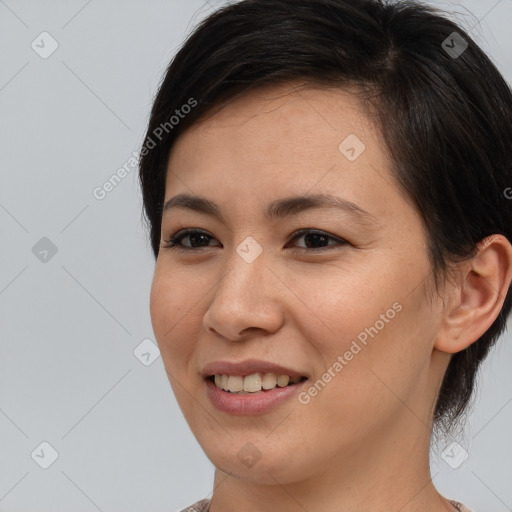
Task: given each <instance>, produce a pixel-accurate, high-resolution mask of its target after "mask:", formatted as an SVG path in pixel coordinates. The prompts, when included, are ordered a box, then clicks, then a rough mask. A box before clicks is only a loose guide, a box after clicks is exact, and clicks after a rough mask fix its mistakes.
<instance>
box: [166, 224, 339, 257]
mask: <svg viewBox="0 0 512 512" xmlns="http://www.w3.org/2000/svg"><path fill="white" fill-rule="evenodd" d="M196 234H197V235H205V236H207V237H209V238H210V240H211V239H214V237H213V236H211V235H209V234H208V233H206V232H204V231H200V230H197V229H186V230H184V231H178V232H177V233H175V234H174V235H173V236H171V238H169V239H165V240H164V241H163V245H162V247H163V248H164V249H174V250H179V251H197V250H201V249H209V248H210V247H213V246H210V245H205V246H202V247H187V246H186V245H182V244H181V241H182V239H183V238H185V237H187V236H189V235H196ZM307 234H315V235H321V236H324V237H326V238H330V239H331V240H335V241H336V242H338V244H337V245H336V244H332V245H327V246H326V247H313V248H310V247H298V248H296V249H298V250H302V251H308V252H311V251H313V252H320V251H325V250H329V249H330V248H333V247H339V246H344V245H348V242H347V241H346V240H343V239H342V238H338V237H335V236H332V235H329V234H328V233H325V232H324V231H319V230H315V229H299V230H298V231H296V232H295V233H294V236H293V238H292V239H291V240H290V242H291V241H293V240H295V239H296V238H300V237H301V236H303V235H307Z"/></svg>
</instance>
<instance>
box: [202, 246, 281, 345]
mask: <svg viewBox="0 0 512 512" xmlns="http://www.w3.org/2000/svg"><path fill="white" fill-rule="evenodd" d="M283 288H285V286H284V285H283V283H282V282H281V281H280V280H279V278H278V277H277V276H276V274H275V273H274V272H272V270H271V269H270V268H269V267H268V266H267V264H266V261H265V254H264V253H263V254H261V255H260V256H259V257H258V258H257V259H256V260H255V261H253V262H251V263H247V262H246V261H244V260H243V259H242V258H241V257H239V256H238V254H236V253H235V254H234V256H233V258H230V260H229V267H228V269H227V270H226V271H225V272H224V273H223V275H222V277H221V278H220V280H219V282H218V283H217V285H216V289H215V292H214V296H213V299H212V301H211V303H210V306H209V308H208V310H207V311H206V313H205V315H204V317H203V327H204V328H205V329H206V330H207V331H208V332H210V333H213V334H216V335H219V336H222V337H224V338H226V339H229V340H231V341H240V340H241V339H242V338H243V339H246V337H247V336H248V335H249V334H250V333H252V332H254V333H255V335H257V336H264V335H268V334H270V333H275V332H277V331H278V330H279V329H280V328H281V326H282V325H283V322H284V311H283V299H284V290H283Z"/></svg>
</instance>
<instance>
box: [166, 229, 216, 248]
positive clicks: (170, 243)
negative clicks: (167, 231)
mask: <svg viewBox="0 0 512 512" xmlns="http://www.w3.org/2000/svg"><path fill="white" fill-rule="evenodd" d="M187 237H188V238H190V242H191V243H192V247H190V246H188V245H183V244H182V240H183V239H184V238H187ZM213 239H214V238H213V237H212V236H211V235H209V234H208V233H206V232H205V231H199V230H197V229H185V230H184V231H178V232H177V233H175V234H174V235H173V236H171V238H169V239H167V240H164V242H163V245H162V247H163V248H164V249H175V248H176V249H182V250H193V249H196V247H193V245H194V243H198V244H199V248H200V247H208V246H209V245H208V241H209V240H213ZM205 242H206V245H202V244H204V243H205Z"/></svg>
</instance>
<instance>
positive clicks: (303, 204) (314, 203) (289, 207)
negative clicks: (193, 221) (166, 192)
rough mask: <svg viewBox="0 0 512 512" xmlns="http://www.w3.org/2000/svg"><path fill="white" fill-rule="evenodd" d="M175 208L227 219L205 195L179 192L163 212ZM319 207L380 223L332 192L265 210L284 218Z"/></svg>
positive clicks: (296, 198) (297, 198)
mask: <svg viewBox="0 0 512 512" xmlns="http://www.w3.org/2000/svg"><path fill="white" fill-rule="evenodd" d="M173 208H182V209H189V210H193V211H196V212H199V213H203V214H206V215H210V216H212V217H215V218H217V219H218V220H220V221H221V222H223V223H224V224H226V221H225V219H224V216H223V215H222V212H221V209H220V207H219V206H218V205H217V204H216V203H214V202H213V201H211V200H209V199H206V198H205V197H201V196H196V195H191V194H178V195H176V196H174V197H172V198H171V199H169V200H168V201H166V202H165V204H164V207H163V213H165V212H169V211H170V210H171V209H173ZM318 208H337V209H340V210H342V211H344V212H346V213H349V214H351V215H353V216H354V217H356V218H357V219H358V220H359V221H361V222H362V223H368V224H378V222H377V219H376V218H375V217H374V216H373V215H372V214H371V213H369V212H367V211H366V210H363V209H362V208H361V207H359V206H358V205H357V204H355V203H352V202H351V201H348V200H346V199H343V198H341V197H337V196H334V195H331V194H313V195H302V196H291V197H285V198H283V199H277V200H276V201H273V202H271V203H270V204H269V205H268V206H267V209H266V210H265V217H266V218H268V219H269V220H273V219H282V218H284V217H289V216H291V215H295V214H298V213H301V212H303V211H306V210H311V209H318Z"/></svg>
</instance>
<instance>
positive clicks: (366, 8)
mask: <svg viewBox="0 0 512 512" xmlns="http://www.w3.org/2000/svg"><path fill="white" fill-rule="evenodd" d="M466 45H467V47H466ZM297 80H298V81H302V82H304V83H309V84H312V85H322V86H325V85H327V86H329V87H338V88H351V89H353V88H357V90H358V91H360V97H361V98H362V99H365V100H368V101H367V102H366V103H367V104H369V105H372V108H373V112H374V114H375V116H374V118H375V122H376V124H377V126H378V127H379V129H380V131H381V134H382V137H383V140H384V142H385V145H386V147H387V149H388V151H389V154H390V156H391V160H392V162H393V168H392V170H391V171H392V173H393V176H394V178H395V179H396V182H397V184H398V185H399V186H400V187H401V188H402V189H403V190H404V191H405V193H406V194H407V196H408V197H409V198H410V199H411V201H412V202H413V204H414V205H415V206H416V208H417V209H418V211H419V212H420V214H421V216H422V219H423V221H424V229H425V233H426V235H427V240H428V247H429V258H430V261H431V266H432V276H433V277H434V282H435V286H436V288H437V287H438V281H439V278H440V277H443V278H444V277H446V273H447V270H448V268H449V264H450V262H455V261H457V260H464V259H468V258H471V257H472V256H473V255H474V254H475V252H476V248H477V244H478V242H479V241H481V240H482V239H484V238H485V237H487V236H489V235H492V234H498V233H499V234H502V235H504V236H505V237H506V238H507V239H508V240H509V241H512V201H511V200H510V198H508V199H507V197H506V194H505V191H506V190H511V189H510V187H511V186H512V144H511V141H512V94H511V90H510V87H509V86H508V84H507V83H506V82H505V80H504V79H503V77H502V76H501V74H500V73H499V71H498V70H497V69H496V67H495V66H494V64H493V63H492V62H491V60H490V59H489V58H488V57H487V56H486V55H485V53H484V52H483V51H482V50H481V49H480V48H479V47H478V45H477V44H476V43H475V42H474V41H473V39H472V38H471V37H470V36H469V35H468V34H467V33H466V31H464V30H463V29H462V28H461V27H460V26H459V25H458V24H457V23H455V22H454V21H451V20H450V19H449V18H448V17H447V16H446V14H445V13H443V12H442V11H439V10H437V9H434V8H433V7H431V6H428V5H425V4H421V3H420V2H417V1H391V0H390V1H385V0H350V1H349V0H242V1H239V2H235V3H232V4H231V5H226V6H224V7H222V8H221V9H218V10H217V11H215V12H213V13H212V14H211V15H209V16H208V17H207V18H206V19H204V20H203V21H202V22H201V23H200V24H199V25H198V27H197V28H196V29H195V30H194V31H193V33H192V34H191V35H190V36H189V37H188V38H187V39H186V41H185V42H184V44H183V45H182V47H181V48H180V50H179V51H178V52H177V54H176V56H175V57H174V59H173V60H172V62H171V63H170V65H169V67H168V69H167V71H166V74H165V77H164V79H163V81H162V83H161V85H160V88H159V91H158V93H157V96H156V98H155V101H154V105H153V108H152V111H151V117H150V121H149V126H148V130H147V133H146V137H145V140H144V144H143V147H142V152H141V160H140V183H141V187H142V194H143V201H144V213H145V220H146V221H147V222H148V226H149V232H150V240H151V245H152V249H153V253H154V255H155V258H156V257H157V256H158V252H159V247H160V231H161V219H162V206H163V201H164V196H165V181H166V168H167V163H168V159H169V154H170V151H171V149H172V147H173V144H174V142H175V141H176V139H177V137H178V136H179V135H180V134H181V133H183V132H184V131H185V130H186V129H187V128H188V127H190V126H192V125H193V124H194V123H195V122H197V121H198V120H199V119H201V118H203V117H204V116H205V114H206V113H208V112H210V111H211V109H212V107H214V106H219V105H221V104H223V102H226V101H228V100H232V99H234V98H236V97H238V96H240V95H242V94H246V93H248V92H249V91H251V90H254V89H255V88H258V87H261V86H264V85H267V84H277V83H286V82H295V81H297ZM192 101H193V102H195V106H194V107H193V108H187V109H184V107H183V106H184V105H187V104H188V105H191V104H192ZM185 112H188V113H186V115H185V114H184V113H185ZM178 114H183V115H179V120H178V117H176V116H177V115H178ZM172 116H174V121H173V122H170V119H171V117H172ZM176 121H177V122H176ZM155 139H157V140H155ZM511 305H512V300H511V290H510V289H509V290H508V293H507V296H506V298H505V301H504V304H503V307H502V310H501V312H500V314H499V316H498V318H497V319H496V320H495V321H494V323H493V324H492V325H491V327H490V328H489V329H488V330H487V332H485V333H484V334H483V335H482V336H481V337H480V338H479V339H478V340H477V341H476V342H475V343H472V344H471V345H469V346H468V347H467V348H466V349H465V350H463V351H461V352H458V353H456V354H454V356H453V357H452V359H451V361H450V364H449V366H448V369H447V371H446V374H445V376H444V380H443V382H442V386H441V389H440V392H439V396H438V399H437V402H436V405H435V411H434V420H435V424H436V425H439V424H442V425H443V426H444V428H445V429H446V430H449V429H450V428H451V426H452V425H453V424H454V423H455V422H456V420H458V419H460V418H461V416H462V413H463V412H464V411H465V410H466V409H467V408H468V404H469V402H470V398H471V396H472V393H473V388H474V382H475V377H476V374H477V370H478V368H479V366H480V363H481V362H482V361H483V360H484V358H485V357H486V355H487V353H488V351H489V349H490V347H491V346H493V345H494V343H495V342H496V340H497V338H498V337H499V336H500V335H501V333H502V332H503V331H504V329H505V327H506V318H507V316H508V314H509V313H510V309H511Z"/></svg>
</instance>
